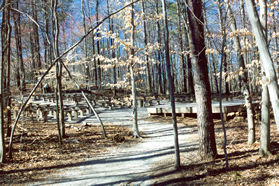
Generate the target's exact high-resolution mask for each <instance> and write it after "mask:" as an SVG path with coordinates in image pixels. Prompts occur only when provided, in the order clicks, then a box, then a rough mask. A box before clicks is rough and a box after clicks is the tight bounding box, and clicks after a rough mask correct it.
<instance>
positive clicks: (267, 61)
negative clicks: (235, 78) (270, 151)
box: [245, 0, 279, 131]
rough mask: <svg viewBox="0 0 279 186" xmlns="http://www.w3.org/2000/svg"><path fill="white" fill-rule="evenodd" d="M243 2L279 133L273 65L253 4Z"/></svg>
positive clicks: (278, 99) (278, 96) (278, 100)
mask: <svg viewBox="0 0 279 186" xmlns="http://www.w3.org/2000/svg"><path fill="white" fill-rule="evenodd" d="M245 2H246V8H247V12H248V16H249V20H250V22H251V25H252V29H253V32H254V34H255V38H256V43H257V46H258V48H259V52H260V57H261V59H262V61H263V64H262V66H263V69H264V72H265V75H266V77H267V78H266V81H265V83H266V84H267V86H268V91H269V97H270V100H271V105H272V108H273V112H274V117H275V121H276V125H277V130H278V131H279V88H278V84H277V77H276V73H275V69H274V65H273V62H272V59H271V55H270V53H269V50H268V47H267V42H266V39H265V36H264V33H263V30H262V28H261V24H260V21H259V16H258V13H257V11H256V8H255V3H254V2H253V1H252V0H246V1H245Z"/></svg>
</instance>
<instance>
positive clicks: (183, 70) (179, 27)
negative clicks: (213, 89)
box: [176, 0, 187, 93]
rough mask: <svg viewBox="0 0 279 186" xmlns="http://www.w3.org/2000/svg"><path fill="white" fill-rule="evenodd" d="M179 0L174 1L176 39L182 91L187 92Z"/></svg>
mask: <svg viewBox="0 0 279 186" xmlns="http://www.w3.org/2000/svg"><path fill="white" fill-rule="evenodd" d="M180 4H181V3H180V0H177V1H176V5H177V10H176V11H177V18H178V20H177V23H178V26H177V30H178V39H179V44H180V52H181V63H182V92H185V93H186V92H187V79H186V62H185V55H184V54H183V53H182V52H183V51H184V45H183V39H182V30H181V17H180V16H181V8H180Z"/></svg>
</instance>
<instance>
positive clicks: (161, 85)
mask: <svg viewBox="0 0 279 186" xmlns="http://www.w3.org/2000/svg"><path fill="white" fill-rule="evenodd" d="M156 14H157V15H159V1H156ZM156 24H157V37H158V41H157V42H158V43H159V44H161V43H162V42H161V26H160V22H159V20H158V21H157V22H156ZM158 63H159V68H158V79H159V91H158V92H159V93H165V85H164V67H163V66H164V65H163V60H162V51H161V48H160V49H159V50H158ZM162 76H163V81H162Z"/></svg>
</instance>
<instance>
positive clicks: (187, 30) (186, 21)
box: [182, 0, 194, 95]
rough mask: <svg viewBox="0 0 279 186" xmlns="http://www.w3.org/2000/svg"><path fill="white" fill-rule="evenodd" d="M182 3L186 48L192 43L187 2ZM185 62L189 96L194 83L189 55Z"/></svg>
mask: <svg viewBox="0 0 279 186" xmlns="http://www.w3.org/2000/svg"><path fill="white" fill-rule="evenodd" d="M183 1H184V6H183V7H184V12H185V13H184V14H182V17H183V20H184V28H185V39H186V45H187V48H188V47H189V46H190V43H193V41H192V37H191V36H190V28H189V18H188V15H187V13H186V12H187V9H186V7H187V2H186V0H183ZM186 61H187V67H188V75H187V76H188V78H187V81H188V93H189V94H191V95H192V94H194V81H193V72H192V71H193V68H192V60H191V58H190V55H189V54H187V55H186Z"/></svg>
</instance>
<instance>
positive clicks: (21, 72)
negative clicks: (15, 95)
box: [12, 0, 25, 95]
mask: <svg viewBox="0 0 279 186" xmlns="http://www.w3.org/2000/svg"><path fill="white" fill-rule="evenodd" d="M18 3H19V2H18V0H17V1H15V2H14V3H13V7H14V8H15V9H18ZM12 15H13V16H12V17H13V21H14V28H15V40H16V55H17V68H16V69H17V81H18V85H19V90H20V91H21V94H22V95H23V92H24V90H25V69H24V64H23V57H22V42H21V20H20V14H19V13H18V12H16V11H13V14H12Z"/></svg>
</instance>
